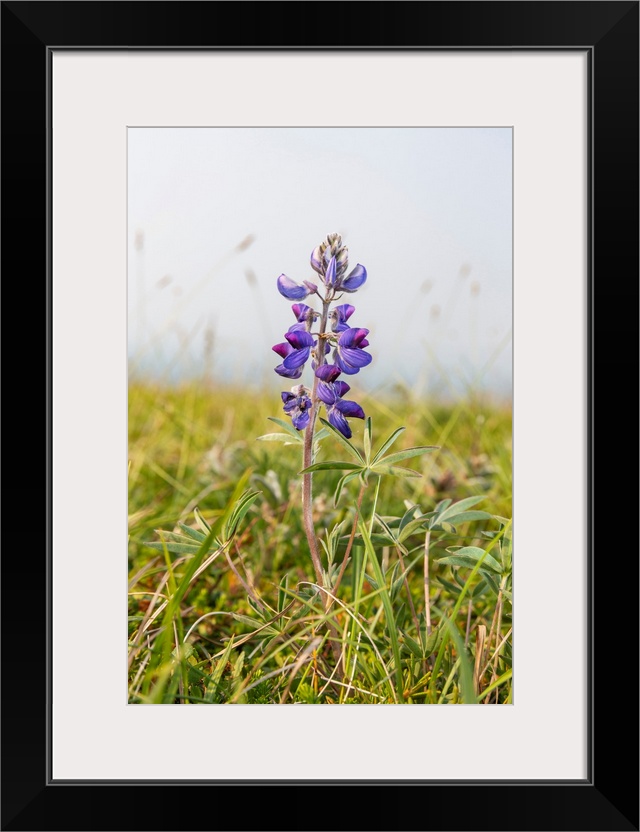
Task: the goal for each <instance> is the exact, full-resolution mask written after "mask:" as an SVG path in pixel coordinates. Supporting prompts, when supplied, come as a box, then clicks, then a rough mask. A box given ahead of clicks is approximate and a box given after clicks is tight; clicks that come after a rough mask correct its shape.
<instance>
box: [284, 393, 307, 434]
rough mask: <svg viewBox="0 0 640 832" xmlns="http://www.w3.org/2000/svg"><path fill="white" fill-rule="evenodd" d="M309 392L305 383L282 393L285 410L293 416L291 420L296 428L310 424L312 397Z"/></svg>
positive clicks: (302, 428) (299, 428)
mask: <svg viewBox="0 0 640 832" xmlns="http://www.w3.org/2000/svg"><path fill="white" fill-rule="evenodd" d="M308 393H309V390H308V388H307V387H305V386H304V384H298V385H297V386H296V387H292V388H291V392H290V393H286V392H284V393H280V396H281V397H282V401H283V402H284V412H285V413H287V414H288V415H289V416H291V421H292V422H293V426H294V428H295V429H296V430H304V429H305V428H306V426H307V425H308V424H309V411H310V410H311V399H310V398H309V396H308V395H307V394H308Z"/></svg>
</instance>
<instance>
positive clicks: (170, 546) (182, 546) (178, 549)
mask: <svg viewBox="0 0 640 832" xmlns="http://www.w3.org/2000/svg"><path fill="white" fill-rule="evenodd" d="M144 545H145V546H149V548H150V549H157V550H158V551H160V552H164V550H165V548H166V550H167V552H171V553H172V554H174V555H193V554H195V553H196V552H197V551H198V549H199V548H200V547H199V546H198V544H197V543H195V542H194V543H167V542H166V541H165V542H164V543H157V542H156V541H153V542H152V543H145V544H144Z"/></svg>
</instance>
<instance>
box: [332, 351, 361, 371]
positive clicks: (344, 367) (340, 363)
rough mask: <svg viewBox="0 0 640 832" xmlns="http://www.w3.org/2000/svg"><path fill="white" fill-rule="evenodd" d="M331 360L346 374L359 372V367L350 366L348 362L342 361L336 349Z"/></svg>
mask: <svg viewBox="0 0 640 832" xmlns="http://www.w3.org/2000/svg"><path fill="white" fill-rule="evenodd" d="M333 360H334V361H335V362H336V364H337V365H338V367H340V370H341V372H343V373H345V374H346V375H348V376H353V375H355V374H356V373H359V372H360V367H352V366H351V365H350V364H347V363H346V362H345V361H343V360H342V358H341V357H340V354H339V353H338V351H337V350H336V351H335V352H334V354H333Z"/></svg>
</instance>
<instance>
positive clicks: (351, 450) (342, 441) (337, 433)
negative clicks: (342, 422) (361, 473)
mask: <svg viewBox="0 0 640 832" xmlns="http://www.w3.org/2000/svg"><path fill="white" fill-rule="evenodd" d="M320 421H321V422H322V424H323V425H324V426H325V427H326V428H327V429H328V430H329V431H331V433H332V434H333V435H334V436H335V438H336V439H337V440H338V442H340V444H341V445H342V446H343V447H344V448H346V449H347V451H349V453H350V454H351V456H352V457H353V458H354V459H357V460H358V462H359V463H360V464H361V465H364V464H365V462H364V458H363V456H362V454H361V453H360V451H359V450H358V449H357V448H356V446H355V445H353V444H352V443H351V442H349V440H348V439H347V438H346V437H345V436H343V435H342V434H341V433H340V431H339V430H336V428H334V426H333V425H332V424H331V422H327V420H326V419H323V418H322V416H321V417H320Z"/></svg>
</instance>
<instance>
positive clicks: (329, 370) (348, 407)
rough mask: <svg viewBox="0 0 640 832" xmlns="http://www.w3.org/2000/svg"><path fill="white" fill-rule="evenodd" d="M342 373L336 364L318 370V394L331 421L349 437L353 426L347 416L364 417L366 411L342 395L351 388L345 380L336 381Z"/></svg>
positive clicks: (326, 365)
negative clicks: (350, 425)
mask: <svg viewBox="0 0 640 832" xmlns="http://www.w3.org/2000/svg"><path fill="white" fill-rule="evenodd" d="M339 375H340V369H339V368H338V367H336V365H335V364H324V365H323V366H322V367H318V369H317V370H316V376H318V378H320V379H323V378H324V379H330V380H327V381H319V382H318V389H317V394H318V398H319V399H320V401H321V402H323V403H324V405H325V407H326V409H327V418H328V419H329V423H330V424H332V425H333V426H334V428H336V430H339V431H340V433H341V434H342V435H343V436H345V437H346V438H347V439H350V438H351V436H352V433H351V428H350V427H349V423H348V422H347V419H346V417H347V416H348V417H349V418H351V419H354V418H355V419H364V411H363V409H362V408H361V407H360V405H359V404H357V402H352V401H345V400H344V399H343V398H342V397H343V396H344V395H345V393H348V392H349V390H350V389H351V388H350V387H349V385H348V384H347V383H346V382H345V381H336V380H335V379H336V378H337V376H339Z"/></svg>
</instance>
